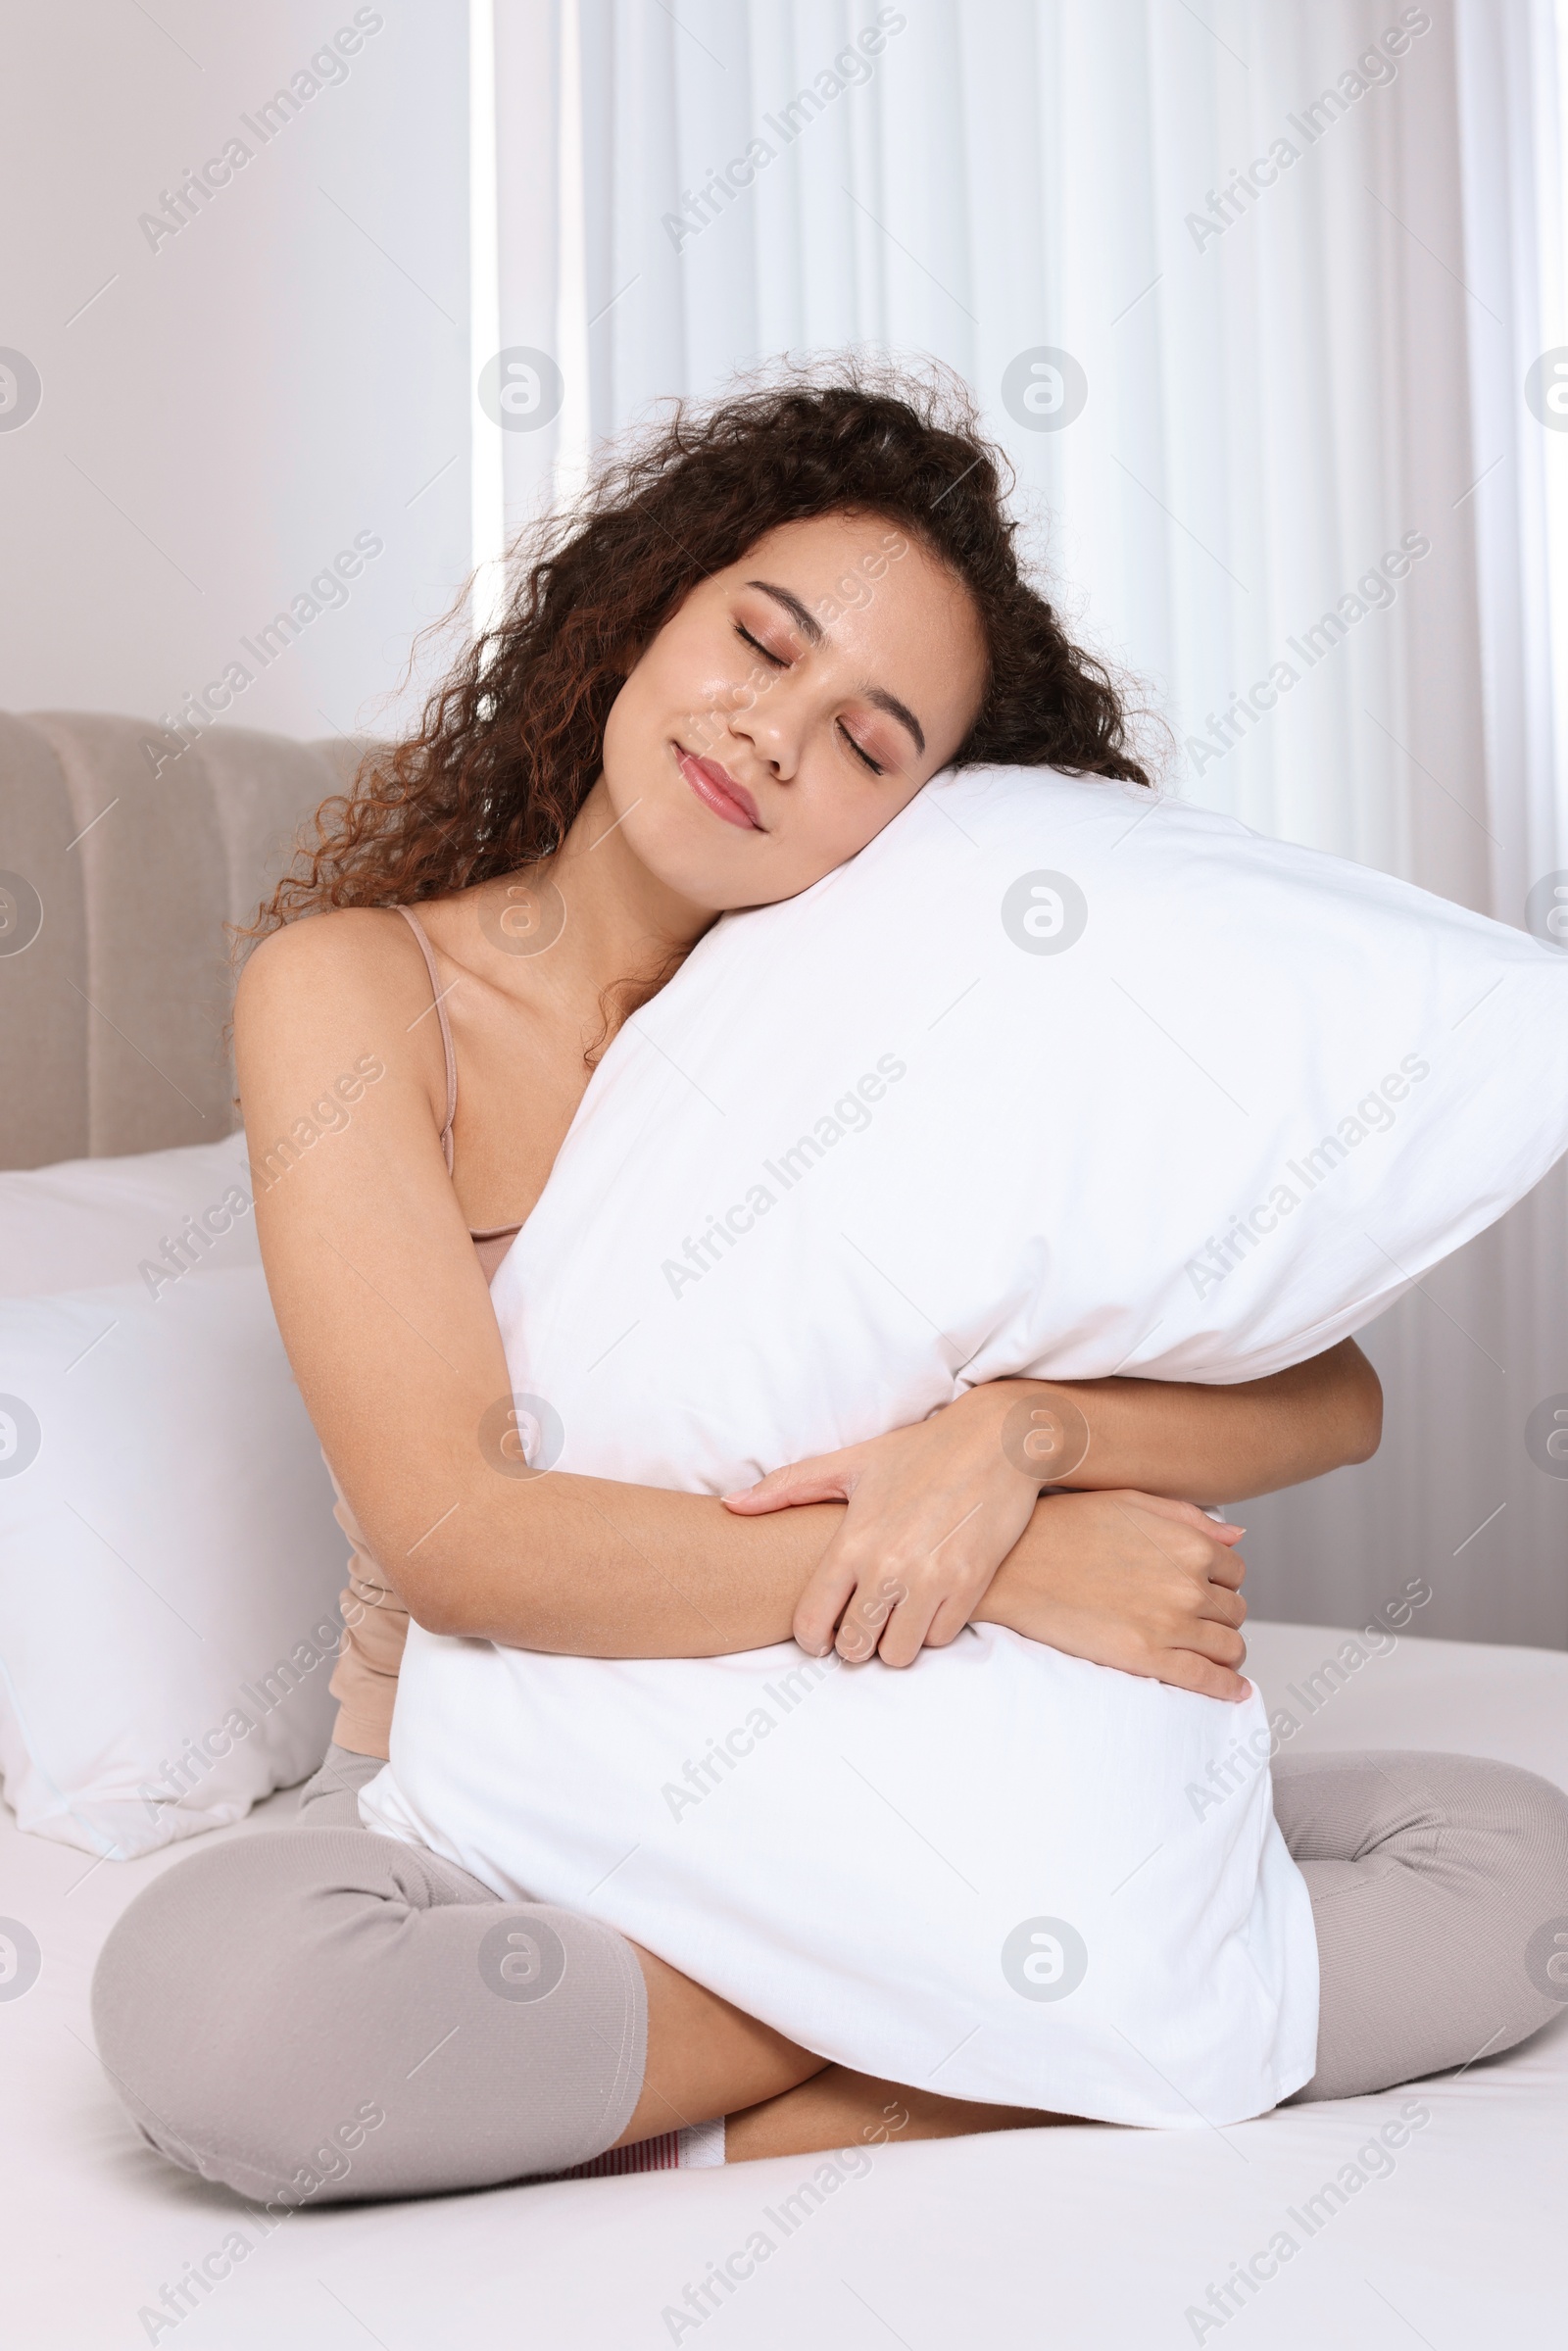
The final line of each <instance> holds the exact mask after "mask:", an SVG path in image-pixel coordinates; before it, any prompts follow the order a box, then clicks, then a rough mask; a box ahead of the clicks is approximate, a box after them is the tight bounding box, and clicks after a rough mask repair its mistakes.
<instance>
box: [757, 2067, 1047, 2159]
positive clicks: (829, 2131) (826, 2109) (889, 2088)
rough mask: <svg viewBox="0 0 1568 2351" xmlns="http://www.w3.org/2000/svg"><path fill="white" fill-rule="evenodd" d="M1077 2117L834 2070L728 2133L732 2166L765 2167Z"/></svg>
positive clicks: (769, 2102) (767, 2102) (768, 2103)
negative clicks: (770, 2159)
mask: <svg viewBox="0 0 1568 2351" xmlns="http://www.w3.org/2000/svg"><path fill="white" fill-rule="evenodd" d="M1074 2119H1075V2118H1074V2117H1073V2116H1071V2115H1056V2114H1041V2113H1040V2112H1039V2111H1038V2110H1037V2109H1036V2108H1034V2107H1032V2106H980V2105H976V2104H974V2103H973V2102H972V2101H971V2100H969V2099H967V2098H939V2097H937V2096H936V2095H935V2093H934V2092H932V2091H930V2090H918V2089H909V2088H907V2086H906V2085H905V2084H904V2083H902V2082H873V2081H872V2080H871V2078H870V2077H869V2076H868V2075H866V2074H852V2073H851V2072H850V2071H849V2069H848V2068H847V2067H845V2066H840V2065H830V2066H828V2067H826V2068H825V2069H824V2070H823V2071H822V2072H821V2073H820V2074H814V2075H813V2076H812V2077H811V2079H810V2081H809V2082H801V2083H800V2084H799V2085H798V2086H797V2087H796V2088H794V2089H787V2090H785V2091H783V2092H782V2093H781V2094H780V2095H779V2096H777V2097H772V2098H767V2099H764V2100H763V2101H762V2102H761V2103H760V2105H757V2106H750V2107H748V2108H747V2109H746V2111H745V2112H744V2113H743V2114H732V2115H731V2116H730V2117H729V2119H728V2121H727V2123H726V2125H725V2128H724V2159H725V2161H726V2162H727V2163H759V2162H760V2161H762V2160H763V2159H764V2158H765V2157H767V2156H770V2155H814V2154H816V2153H818V2152H820V2151H822V2150H825V2149H828V2148H834V2147H850V2146H855V2145H857V2144H859V2145H865V2146H881V2145H884V2144H885V2143H886V2142H887V2141H888V2140H889V2139H900V2140H903V2139H913V2138H964V2137H967V2136H968V2135H969V2134H970V2133H972V2132H975V2131H1038V2130H1040V2129H1041V2128H1042V2127H1043V2126H1045V2125H1047V2124H1051V2123H1063V2122H1071V2121H1073V2120H1074Z"/></svg>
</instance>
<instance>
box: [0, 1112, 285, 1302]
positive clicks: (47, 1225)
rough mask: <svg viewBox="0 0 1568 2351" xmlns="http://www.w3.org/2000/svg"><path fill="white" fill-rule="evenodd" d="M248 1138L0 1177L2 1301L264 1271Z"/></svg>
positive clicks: (162, 1289)
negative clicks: (242, 1268) (245, 1269)
mask: <svg viewBox="0 0 1568 2351" xmlns="http://www.w3.org/2000/svg"><path fill="white" fill-rule="evenodd" d="M250 1200H251V1185H250V1170H249V1166H248V1163H247V1160H246V1154H245V1138H244V1136H243V1134H234V1135H224V1136H223V1137H221V1140H220V1141H218V1142H217V1143H193V1144H189V1145H187V1146H186V1147H184V1148H183V1149H181V1150H178V1151H139V1152H136V1153H134V1154H133V1155H131V1156H129V1157H126V1158H116V1159H62V1160H60V1161H59V1162H58V1163H57V1164H56V1165H55V1166H53V1167H28V1168H22V1169H10V1170H6V1171H3V1172H0V1298H41V1297H43V1296H45V1295H46V1294H47V1293H48V1292H50V1291H52V1290H96V1289H99V1288H100V1287H102V1286H104V1285H106V1284H108V1283H111V1282H134V1281H140V1282H141V1283H142V1285H143V1287H144V1289H145V1291H146V1293H147V1296H148V1297H149V1298H153V1297H163V1296H166V1295H167V1293H168V1291H169V1289H170V1288H171V1287H172V1284H173V1283H174V1282H176V1281H180V1280H183V1278H184V1275H185V1273H186V1272H190V1273H205V1272H208V1271H222V1270H227V1269H228V1268H231V1267H233V1266H238V1265H259V1264H260V1263H261V1256H260V1253H259V1251H258V1249H257V1246H256V1221H255V1218H254V1217H253V1216H252V1215H251V1212H250Z"/></svg>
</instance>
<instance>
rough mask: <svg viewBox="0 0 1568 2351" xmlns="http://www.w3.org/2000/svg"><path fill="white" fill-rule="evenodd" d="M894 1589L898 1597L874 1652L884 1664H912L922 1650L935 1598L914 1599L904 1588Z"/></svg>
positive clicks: (933, 1613)
mask: <svg viewBox="0 0 1568 2351" xmlns="http://www.w3.org/2000/svg"><path fill="white" fill-rule="evenodd" d="M895 1589H896V1591H897V1592H898V1598H897V1601H896V1603H895V1605H894V1607H893V1610H892V1612H891V1614H890V1615H889V1617H888V1620H887V1623H886V1625H885V1626H884V1628H883V1632H882V1638H881V1640H880V1641H878V1642H877V1647H876V1653H877V1655H878V1656H879V1657H880V1658H881V1660H882V1662H883V1664H884V1665H891V1666H905V1665H912V1664H913V1663H914V1661H915V1659H916V1657H918V1656H919V1654H920V1651H921V1650H922V1649H923V1648H924V1647H925V1639H926V1634H927V1633H928V1631H929V1630H930V1626H931V1619H932V1618H933V1617H934V1616H935V1614H936V1611H937V1602H936V1599H935V1597H934V1596H933V1597H930V1598H925V1597H919V1598H917V1597H916V1596H915V1595H914V1594H913V1593H912V1592H909V1591H908V1590H907V1587H905V1586H903V1585H900V1586H897V1587H896V1588H895Z"/></svg>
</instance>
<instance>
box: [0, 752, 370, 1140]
mask: <svg viewBox="0 0 1568 2351" xmlns="http://www.w3.org/2000/svg"><path fill="white" fill-rule="evenodd" d="M178 740H179V739H178V738H177V737H171V736H169V735H168V734H166V733H165V732H164V731H163V730H162V729H161V728H159V727H157V726H155V725H152V724H149V723H146V722H143V721H142V720H139V719H135V718H118V717H97V716H87V715H82V714H79V713H73V712H70V711H66V712H57V711H48V710H46V711H35V712H33V713H31V714H30V715H29V716H27V717H25V718H18V717H8V716H5V715H3V714H0V891H4V892H5V893H6V895H5V897H4V898H0V1166H5V1167H40V1166H43V1165H45V1164H47V1162H49V1161H50V1160H53V1159H75V1158H87V1157H102V1156H103V1155H105V1154H106V1153H111V1152H117V1151H160V1150H166V1149H168V1148H170V1147H172V1146H173V1145H176V1144H184V1143H210V1142H215V1141H217V1140H218V1139H219V1138H220V1137H221V1136H222V1135H226V1134H227V1133H228V1132H229V1131H230V1129H231V1128H232V1127H233V1126H234V1125H235V1124H236V1123H237V1121H236V1118H235V1114H234V1111H233V1108H232V1099H233V1091H234V1087H233V1077H232V1072H231V1069H230V1065H229V1059H228V1055H227V1053H226V1052H225V1050H224V1047H223V1028H224V1025H225V1023H226V1021H227V1018H228V1012H229V1005H230V999H231V994H232V980H231V976H230V970H229V963H228V942H227V940H226V938H225V936H224V933H223V929H222V925H223V924H224V923H225V922H249V921H250V920H251V919H252V918H253V917H254V915H255V912H256V909H257V906H259V905H260V903H261V901H262V899H263V898H265V897H266V896H267V895H268V894H269V892H270V889H271V887H272V884H273V882H274V881H275V880H276V878H277V877H278V875H279V874H280V873H281V872H282V871H283V870H284V868H285V867H286V866H287V865H288V863H289V861H290V858H291V855H292V843H293V838H294V834H295V832H296V830H297V828H298V827H299V826H300V825H301V824H302V823H303V822H304V821H305V820H306V819H307V818H308V817H310V816H311V815H312V814H314V812H315V810H316V808H318V806H319V804H320V802H321V801H323V800H324V799H325V798H326V797H327V795H328V794H329V793H331V792H338V791H341V790H342V789H343V787H344V785H345V783H346V782H347V780H348V777H349V776H350V775H351V774H352V773H353V769H354V765H355V762H356V759H357V758H358V755H359V749H360V747H359V746H358V745H354V744H350V743H347V742H341V741H340V742H332V743H295V742H291V741H289V740H287V739H286V738H285V737H283V736H281V735H264V734H255V733H252V732H250V731H249V730H247V729H245V728H243V727H222V728H215V729H214V730H213V731H212V732H211V733H210V734H208V735H206V736H204V737H203V738H202V739H201V740H200V741H199V742H196V743H192V744H190V745H189V746H188V747H187V748H185V749H184V750H181V751H178V756H177V757H175V756H172V754H173V753H174V751H175V749H176V748H177V744H178ZM155 769H156V772H155ZM10 877H16V878H15V879H12V878H10ZM19 881H20V885H21V886H20V887H18V882H19ZM40 914H41V920H40ZM34 932H35V935H31V934H33V933H34Z"/></svg>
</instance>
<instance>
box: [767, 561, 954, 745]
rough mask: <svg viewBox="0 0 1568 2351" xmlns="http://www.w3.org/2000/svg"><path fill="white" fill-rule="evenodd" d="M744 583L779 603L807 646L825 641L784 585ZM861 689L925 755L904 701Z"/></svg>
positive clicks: (883, 690)
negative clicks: (904, 730)
mask: <svg viewBox="0 0 1568 2351" xmlns="http://www.w3.org/2000/svg"><path fill="white" fill-rule="evenodd" d="M746 585H747V586H748V587H749V588H757V589H759V590H760V592H761V594H762V595H764V596H771V598H772V599H773V602H774V603H775V604H777V605H782V607H783V608H784V610H785V612H788V614H789V616H790V618H791V619H792V620H793V621H794V623H795V625H796V627H797V628H798V629H799V630H800V632H801V634H802V636H803V637H804V638H805V639H806V642H807V643H808V645H821V644H824V643H825V642H826V638H827V631H826V630H825V629H824V628H823V626H822V623H821V622H820V620H818V619H817V617H816V615H815V613H814V612H808V610H807V608H806V606H805V605H804V604H802V602H801V600H800V598H799V597H798V596H792V595H791V594H790V591H789V589H788V588H780V587H778V586H776V585H775V584H774V582H773V581H772V580H770V579H749V580H748V581H747V583H746ZM863 691H864V695H865V699H866V701H867V702H868V703H870V704H871V705H872V707H873V708H874V709H876V710H885V711H886V712H887V714H888V716H889V717H890V718H896V719H897V720H898V722H899V724H900V725H901V726H902V727H906V728H907V730H908V732H909V735H910V737H911V739H912V740H913V743H914V748H915V750H916V751H917V752H918V753H919V754H920V756H921V758H922V759H923V758H924V757H925V729H924V727H923V726H922V725H921V724H920V721H919V719H918V718H916V716H915V714H914V712H913V711H912V710H910V709H909V708H908V706H907V704H906V703H902V702H900V700H899V698H898V696H897V695H896V694H890V693H889V692H888V691H887V689H886V687H885V686H867V687H865V688H864V689H863Z"/></svg>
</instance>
